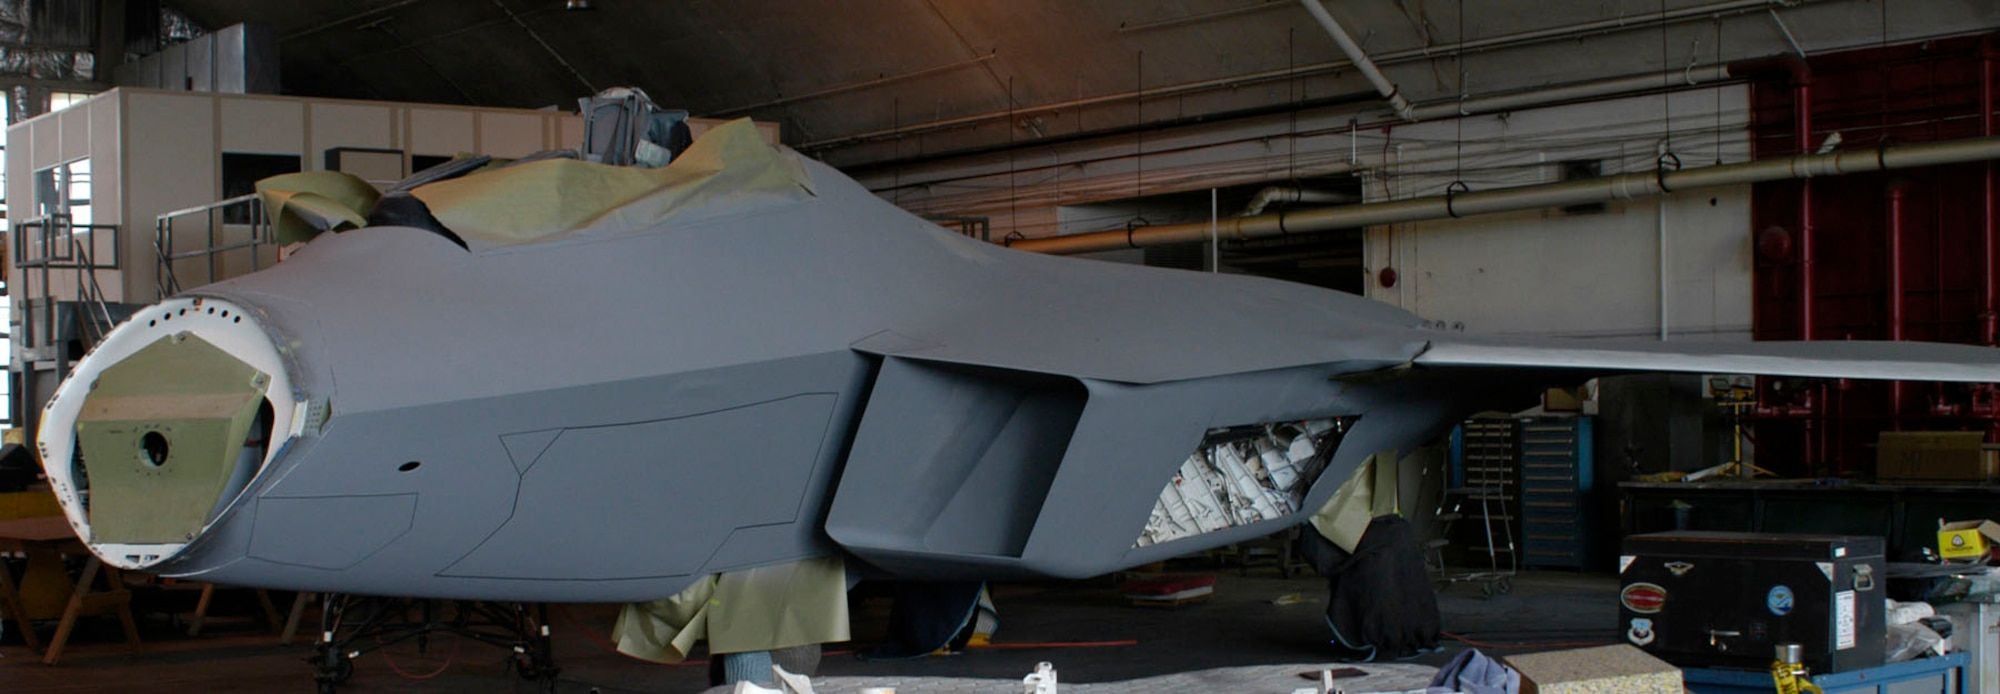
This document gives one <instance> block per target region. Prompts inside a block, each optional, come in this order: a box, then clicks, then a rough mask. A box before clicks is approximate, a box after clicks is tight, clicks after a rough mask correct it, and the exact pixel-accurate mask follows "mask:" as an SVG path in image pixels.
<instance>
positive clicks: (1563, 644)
mask: <svg viewBox="0 0 2000 694" xmlns="http://www.w3.org/2000/svg"><path fill="white" fill-rule="evenodd" d="M1438 635H1439V636H1443V637H1445V638H1448V639H1451V640H1453V641H1457V642H1459V643H1462V644H1465V645H1468V646H1472V647H1473V648H1485V649H1488V650H1512V649H1518V648H1589V647H1591V646H1604V645H1608V644H1607V643H1606V642H1604V641H1518V642H1515V643H1485V642H1481V641H1474V640H1472V639H1468V638H1466V637H1463V636H1459V635H1458V634H1454V633H1451V632H1449V631H1440V632H1438Z"/></svg>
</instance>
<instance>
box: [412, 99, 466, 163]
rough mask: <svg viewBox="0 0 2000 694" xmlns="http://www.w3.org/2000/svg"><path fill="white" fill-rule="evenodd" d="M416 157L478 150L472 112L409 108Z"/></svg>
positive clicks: (449, 155) (449, 154)
mask: <svg viewBox="0 0 2000 694" xmlns="http://www.w3.org/2000/svg"><path fill="white" fill-rule="evenodd" d="M406 113H407V114H408V116H407V117H408V119H409V124H410V137H409V145H410V146H409V150H410V154H413V155H424V156H441V157H451V156H457V155H460V154H467V153H471V152H476V151H478V150H479V144H478V140H477V138H475V137H474V136H473V123H474V121H475V118H474V116H473V113H472V112H471V111H465V110H456V109H453V110H446V109H432V108H411V109H407V110H406Z"/></svg>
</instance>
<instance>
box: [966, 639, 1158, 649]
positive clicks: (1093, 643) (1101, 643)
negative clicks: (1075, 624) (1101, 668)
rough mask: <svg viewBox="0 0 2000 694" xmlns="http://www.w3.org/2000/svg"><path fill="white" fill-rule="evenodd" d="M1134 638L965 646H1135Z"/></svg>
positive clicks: (967, 646) (974, 644)
mask: <svg viewBox="0 0 2000 694" xmlns="http://www.w3.org/2000/svg"><path fill="white" fill-rule="evenodd" d="M1137 645H1139V642H1138V641H1137V640H1135V639H1126V640H1123V641H1048V642H1043V643H990V642H989V643H973V644H966V646H965V647H966V648H968V649H972V648H1110V647H1115V646H1137Z"/></svg>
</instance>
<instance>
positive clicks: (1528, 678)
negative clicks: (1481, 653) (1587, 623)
mask: <svg viewBox="0 0 2000 694" xmlns="http://www.w3.org/2000/svg"><path fill="white" fill-rule="evenodd" d="M1505 662H1506V663H1507V665H1508V666H1509V667H1512V668H1514V670H1515V671H1517V672H1520V673H1521V694H1598V693H1601V692H1621V693H1627V694H1682V692H1683V691H1684V690H1683V689H1682V688H1681V670H1680V668H1677V667H1674V666H1673V665H1670V664H1668V663H1667V661H1664V660H1660V659H1659V658H1655V657H1653V656H1651V655H1648V654H1647V653H1646V652H1645V651H1642V650H1639V649H1637V648H1634V647H1632V646H1631V645H1630V644H1623V643H1621V644H1618V645H1615V646H1599V647H1596V648H1578V649H1575V650H1569V651H1549V652H1545V653H1526V654H1522V655H1516V656H1509V657H1507V658H1506V659H1505Z"/></svg>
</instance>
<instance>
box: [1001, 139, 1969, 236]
mask: <svg viewBox="0 0 2000 694" xmlns="http://www.w3.org/2000/svg"><path fill="white" fill-rule="evenodd" d="M1994 159H2000V137H1975V138H1966V139H1958V140H1943V141H1939V142H1923V143H1917V144H1910V145H1899V146H1894V147H1881V148H1876V149H1866V150H1856V151H1850V152H1830V153H1827V154H1804V155H1799V156H1793V157H1784V158H1778V159H1768V160H1764V161H1755V162H1747V163H1743V164H1724V165H1721V166H1707V167H1702V168H1698V169H1683V170H1680V171H1647V172H1642V173H1627V174H1618V175H1615V176H1605V177H1603V178H1592V179H1582V180H1575V181H1565V182H1562V183H1550V184H1546V185H1538V186H1526V187H1521V188H1505V189H1500V190H1488V191H1479V192H1471V193H1459V194H1456V195H1436V196H1431V197H1423V198H1411V199H1408V200H1396V201H1391V202H1382V203H1374V204H1366V205H1344V206H1340V207H1322V208H1318V209H1312V210H1304V211H1300V212H1290V213H1287V212H1278V213H1275V214H1264V215H1258V216H1255V217H1237V218H1233V219H1228V220H1223V221H1222V222H1221V224H1220V225H1219V228H1218V229H1217V231H1216V233H1217V235H1218V236H1220V237H1221V238H1225V239H1233V240H1242V239H1254V238H1264V237H1270V236H1281V235H1284V234H1289V233H1293V232H1300V233H1303V232H1312V231H1330V230H1333V229H1350V228H1354V227H1365V226H1374V225H1379V224H1395V223H1399V222H1414V221H1419V220H1425V219H1442V218H1446V217H1465V216H1470V215H1477V214H1492V213H1496V212H1514V211H1518V210H1532V209H1540V208H1544V207H1562V206H1568V205H1581V204H1585V203H1593V202H1606V201H1611V200H1632V199H1636V198H1643V197H1648V196H1653V195H1660V194H1662V193H1667V192H1673V191H1681V190H1690V189H1695V188H1713V187H1716V186H1728V185H1740V184H1744V183H1761V182H1764V181H1780V180H1786V179H1795V178H1811V177H1814V176H1838V175H1842V174H1850V173H1865V172H1869V171H1883V170H1889V169H1912V168H1918V167H1924V166H1940V165H1945V164H1963V163H1968V162H1977V161H1991V160H1994ZM1208 236H1209V225H1208V224H1207V223H1206V222H1203V223H1195V224H1166V225H1160V226H1150V227H1138V228H1134V229H1119V230H1116V231H1100V232H1095V233H1088V234H1072V235H1069V236H1054V237H1045V238H1037V239H1022V240H1018V241H1014V242H1011V243H1009V244H1007V245H1008V246H1010V247H1012V248H1016V249H1019V250H1024V251H1033V252H1037V253H1053V254H1058V255H1067V254H1072V253H1095V252H1098V251H1111V250H1118V249H1121V248H1143V247H1146V246H1158V245H1161V244H1169V243H1186V242H1190V241H1203V240H1206V239H1208Z"/></svg>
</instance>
